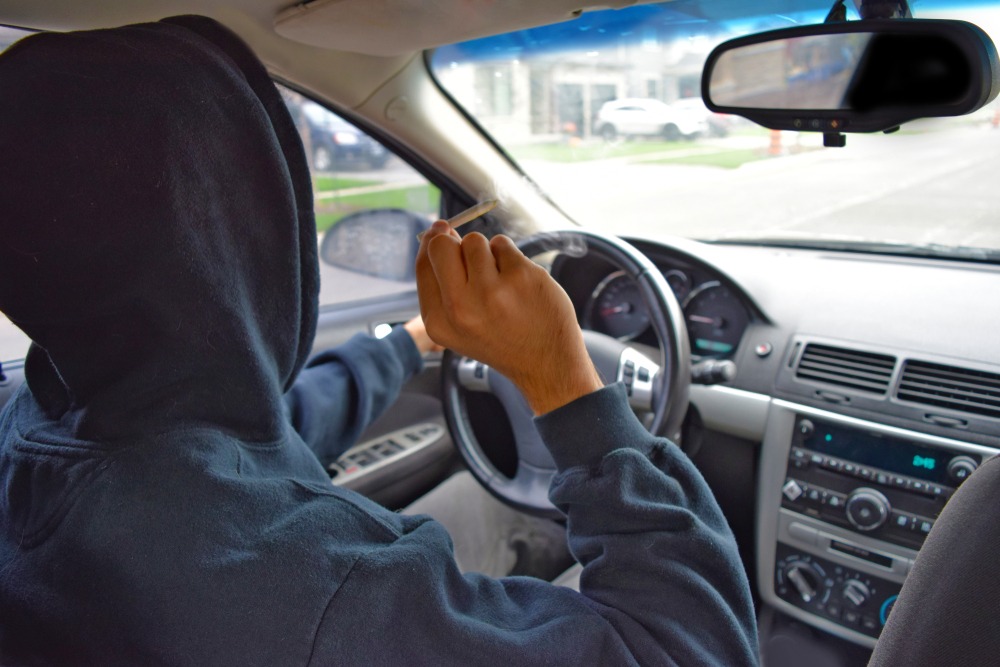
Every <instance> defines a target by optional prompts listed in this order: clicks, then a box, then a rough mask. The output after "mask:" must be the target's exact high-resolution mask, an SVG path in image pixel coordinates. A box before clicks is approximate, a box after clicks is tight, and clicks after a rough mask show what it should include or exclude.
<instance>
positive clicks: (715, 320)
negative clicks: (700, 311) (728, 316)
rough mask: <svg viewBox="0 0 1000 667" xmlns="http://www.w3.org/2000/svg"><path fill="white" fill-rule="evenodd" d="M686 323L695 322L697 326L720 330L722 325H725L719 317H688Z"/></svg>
mask: <svg viewBox="0 0 1000 667" xmlns="http://www.w3.org/2000/svg"><path fill="white" fill-rule="evenodd" d="M688 321H690V322H696V323H698V324H709V325H711V326H713V327H716V328H720V329H721V328H722V325H723V324H725V323H726V321H725V320H724V319H722V318H721V317H705V316H704V315H688Z"/></svg>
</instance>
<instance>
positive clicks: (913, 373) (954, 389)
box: [896, 360, 1000, 418]
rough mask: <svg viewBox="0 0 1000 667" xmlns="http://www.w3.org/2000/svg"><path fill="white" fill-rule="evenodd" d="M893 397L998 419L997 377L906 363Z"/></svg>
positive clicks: (999, 384) (999, 382) (999, 387)
mask: <svg viewBox="0 0 1000 667" xmlns="http://www.w3.org/2000/svg"><path fill="white" fill-rule="evenodd" d="M896 398H899V399H902V400H905V401H913V402H914V403H923V404H925V405H933V406H937V407H940V408H949V409H951V410H958V411H959V412H967V413H970V414H975V415H985V416H987V417H997V418H1000V375H997V374H995V373H987V372H985V371H974V370H972V369H970V368H960V367H958V366H943V365H941V364H932V363H928V362H926V361H912V360H907V362H906V363H905V364H904V366H903V373H902V377H901V378H900V381H899V388H898V389H897V390H896Z"/></svg>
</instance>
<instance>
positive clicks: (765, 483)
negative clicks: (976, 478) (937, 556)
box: [757, 400, 997, 647]
mask: <svg viewBox="0 0 1000 667" xmlns="http://www.w3.org/2000/svg"><path fill="white" fill-rule="evenodd" d="M767 424H768V425H767V429H766V432H765V435H764V441H763V449H762V455H761V456H762V460H761V468H760V469H761V478H760V480H759V484H760V485H759V490H760V492H759V494H758V499H759V500H758V502H759V505H758V508H757V510H758V514H757V516H758V526H757V553H758V568H759V571H758V581H760V582H761V588H762V590H761V595H762V597H763V599H764V600H765V601H766V602H767V603H768V604H770V605H772V606H773V607H775V608H776V609H778V610H779V611H782V612H784V613H786V614H788V615H790V616H793V617H795V618H798V619H800V620H803V621H806V622H808V623H810V624H812V625H814V626H816V627H819V628H821V629H823V630H826V631H828V632H830V633H832V634H834V635H837V636H840V637H842V638H845V639H848V640H851V641H853V642H855V643H858V644H861V645H864V646H869V647H871V646H874V645H875V640H876V639H877V638H878V636H879V633H880V632H881V630H882V626H884V625H885V622H886V620H887V618H888V616H889V614H890V613H891V611H892V606H893V604H894V602H895V600H896V597H897V595H898V594H899V591H900V588H901V586H902V583H903V581H904V579H905V578H906V575H907V573H908V572H909V569H910V567H911V566H912V565H913V560H914V558H916V555H917V551H918V550H919V549H920V546H921V545H922V544H923V541H924V539H925V537H926V535H927V534H928V533H929V532H930V530H931V528H932V527H933V525H934V522H935V521H936V520H937V517H938V515H939V514H940V513H941V510H942V509H943V508H944V505H945V503H946V502H947V500H948V498H949V497H950V496H951V495H952V494H953V493H954V492H955V490H956V489H957V488H958V486H959V485H960V484H961V483H962V482H963V481H964V480H965V479H966V478H967V477H968V476H969V475H970V474H971V473H972V472H973V471H974V470H975V469H976V468H977V467H978V466H979V465H980V464H981V463H982V462H983V460H985V459H986V458H989V457H991V456H994V455H995V454H997V451H995V450H993V449H990V448H988V447H983V446H980V445H973V444H969V443H965V442H961V441H958V440H951V439H947V438H941V437H936V436H930V435H925V434H922V433H917V432H912V431H907V430H903V429H899V428H894V427H889V426H884V425H880V424H876V423H873V422H867V421H863V420H859V419H854V418H850V417H845V416H843V415H838V414H835V413H830V412H826V411H823V410H818V409H815V408H810V407H806V406H802V405H797V404H794V403H789V402H786V401H782V400H774V401H772V403H771V406H770V414H769V415H768V420H767Z"/></svg>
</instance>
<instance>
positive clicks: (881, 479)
mask: <svg viewBox="0 0 1000 667" xmlns="http://www.w3.org/2000/svg"><path fill="white" fill-rule="evenodd" d="M875 481H876V482H878V483H879V484H881V485H882V486H889V484H890V483H891V478H890V477H889V476H888V475H886V474H885V473H884V472H880V473H879V474H878V475H876V477H875Z"/></svg>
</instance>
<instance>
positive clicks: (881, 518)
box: [844, 487, 892, 532]
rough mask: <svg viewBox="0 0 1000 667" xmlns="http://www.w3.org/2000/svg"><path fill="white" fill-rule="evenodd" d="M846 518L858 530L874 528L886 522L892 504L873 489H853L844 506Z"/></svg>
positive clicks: (865, 530) (866, 530)
mask: <svg viewBox="0 0 1000 667" xmlns="http://www.w3.org/2000/svg"><path fill="white" fill-rule="evenodd" d="M844 508H845V510H846V511H847V520H848V521H850V522H851V525H853V526H854V527H855V528H857V529H858V530H860V531H864V532H868V531H870V530H875V529H876V528H878V527H880V526H881V525H882V524H884V523H885V522H886V520H887V519H888V518H889V513H890V512H891V511H892V506H891V505H889V499H888V498H886V497H885V496H884V495H882V494H881V493H879V492H878V491H876V490H875V489H869V488H867V487H866V488H861V489H855V490H854V491H853V492H852V493H851V495H850V496H848V498H847V503H846V504H845V506H844Z"/></svg>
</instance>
